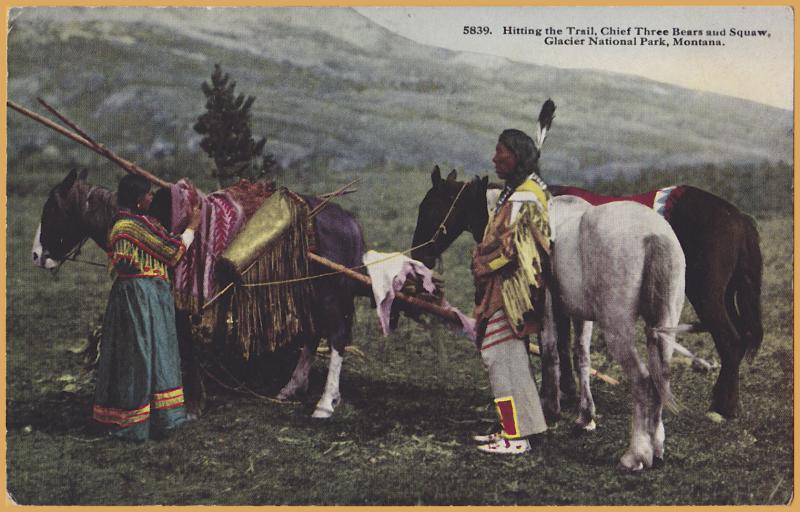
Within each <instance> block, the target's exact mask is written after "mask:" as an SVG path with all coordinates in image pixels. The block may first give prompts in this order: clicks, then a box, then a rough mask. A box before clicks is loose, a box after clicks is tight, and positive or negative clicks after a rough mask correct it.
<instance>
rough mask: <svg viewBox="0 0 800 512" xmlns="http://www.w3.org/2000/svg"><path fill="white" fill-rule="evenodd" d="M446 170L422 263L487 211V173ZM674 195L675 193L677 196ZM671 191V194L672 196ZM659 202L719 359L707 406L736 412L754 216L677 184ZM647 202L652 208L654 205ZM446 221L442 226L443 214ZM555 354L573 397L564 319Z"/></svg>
mask: <svg viewBox="0 0 800 512" xmlns="http://www.w3.org/2000/svg"><path fill="white" fill-rule="evenodd" d="M456 177H457V176H456V172H455V171H452V172H451V173H450V174H449V176H448V177H447V179H442V178H441V174H440V171H439V168H438V167H436V168H435V169H434V171H433V173H432V174H431V180H432V183H433V188H432V189H431V190H430V191H429V192H428V194H427V195H426V196H425V198H424V199H423V201H422V203H421V204H420V207H419V216H418V219H417V227H416V230H415V232H414V239H413V244H412V245H413V246H414V247H416V246H418V245H420V244H421V243H423V242H425V241H427V240H430V239H431V238H432V237H433V235H434V234H435V233H436V232H437V231H438V235H437V236H436V237H435V241H434V243H432V244H427V245H425V246H423V247H421V248H419V249H417V250H415V251H414V252H413V253H412V257H414V258H415V259H418V260H420V261H422V262H423V263H425V264H426V265H428V266H433V265H434V263H435V260H436V258H438V257H439V256H440V255H441V253H442V252H444V251H445V250H446V249H447V248H448V247H449V246H450V244H451V243H452V242H453V241H454V240H455V239H456V238H457V237H458V236H459V235H460V234H461V233H463V232H464V231H469V232H470V233H471V234H472V236H473V238H474V239H475V241H480V240H481V239H482V237H483V231H484V229H485V226H486V223H487V220H488V212H487V211H486V190H487V188H488V187H489V185H488V178H482V179H479V178H475V179H474V180H472V181H471V182H466V183H465V182H460V181H457V180H456ZM551 191H552V192H553V194H554V195H556V196H557V195H577V196H580V197H582V198H583V199H585V200H587V201H588V202H589V203H591V204H595V205H596V204H603V203H607V202H612V201H636V202H646V201H647V200H648V198H653V197H654V196H655V195H656V191H654V192H652V193H648V194H641V195H639V196H630V197H609V196H600V195H597V194H593V193H591V192H589V191H586V190H583V189H578V188H576V187H557V186H554V187H551ZM676 192H677V193H676ZM673 194H674V195H673ZM670 195H671V200H670V198H667V201H666V202H665V203H663V206H664V208H663V212H662V213H663V214H664V215H665V218H666V220H667V222H668V223H669V224H670V226H671V227H672V229H673V231H674V232H675V234H676V235H677V237H678V240H679V242H680V244H681V248H682V249H683V252H684V256H685V259H686V287H685V288H686V295H687V296H688V298H689V301H690V302H691V304H692V306H693V307H694V309H695V311H696V313H697V316H698V318H699V319H700V322H701V323H702V324H703V327H705V328H706V329H707V330H708V331H709V332H710V333H711V335H712V337H713V339H714V344H715V346H716V349H717V352H718V354H719V356H720V362H721V367H720V372H719V376H718V378H717V381H716V383H715V384H714V388H713V391H712V398H711V409H712V410H713V411H715V412H718V413H719V414H721V415H723V416H725V417H733V416H735V415H736V413H737V410H738V403H739V399H738V390H739V367H740V364H741V362H742V359H743V357H744V356H745V355H746V354H749V355H750V356H751V357H752V356H754V355H755V354H756V352H757V351H758V348H759V346H760V345H761V340H762V338H763V328H762V324H761V272H762V260H761V250H760V247H759V236H758V231H757V229H756V226H755V223H754V221H753V219H752V218H750V217H749V216H747V215H745V214H743V213H742V212H740V211H739V210H738V209H737V208H736V207H735V206H733V205H732V204H730V203H728V202H727V201H725V200H723V199H721V198H719V197H717V196H715V195H713V194H711V193H709V192H706V191H704V190H701V189H699V188H695V187H691V186H682V187H677V188H676V189H675V190H674V191H673V192H672V194H670ZM648 206H653V205H652V203H651V204H650V205H648ZM451 207H452V212H451V213H450V215H449V216H448V217H447V219H446V222H445V225H444V226H441V224H442V221H443V220H444V219H445V216H446V214H447V212H448V211H449V210H450V209H451ZM558 333H559V344H558V345H559V350H558V357H559V363H560V366H561V372H560V373H561V378H560V380H559V382H560V385H561V389H562V391H565V392H567V393H570V394H574V389H575V384H574V381H573V379H572V369H571V365H570V358H569V322H568V320H566V319H564V318H561V320H560V321H559V328H558Z"/></svg>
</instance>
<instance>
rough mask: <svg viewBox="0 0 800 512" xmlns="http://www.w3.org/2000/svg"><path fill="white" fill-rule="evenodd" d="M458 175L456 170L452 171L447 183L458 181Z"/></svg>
mask: <svg viewBox="0 0 800 512" xmlns="http://www.w3.org/2000/svg"><path fill="white" fill-rule="evenodd" d="M457 175H458V173H457V172H456V170H455V169H453V170H452V171H450V174H448V175H447V181H456V176H457Z"/></svg>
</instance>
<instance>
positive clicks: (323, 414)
mask: <svg viewBox="0 0 800 512" xmlns="http://www.w3.org/2000/svg"><path fill="white" fill-rule="evenodd" d="M331 416H333V409H326V408H323V407H317V408H316V409H314V414H312V415H311V417H312V418H320V419H327V418H330V417H331Z"/></svg>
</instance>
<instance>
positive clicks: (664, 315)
mask: <svg viewBox="0 0 800 512" xmlns="http://www.w3.org/2000/svg"><path fill="white" fill-rule="evenodd" d="M550 219H551V225H552V226H553V229H554V240H555V241H554V244H553V251H552V255H551V256H552V269H553V281H554V282H553V283H552V287H553V293H554V294H555V295H556V297H557V299H556V300H557V301H558V304H557V305H559V306H560V307H561V308H563V312H564V313H565V314H567V315H569V316H570V317H571V318H572V319H573V322H574V324H575V327H576V331H577V333H576V334H577V339H578V341H577V342H576V346H575V348H576V362H577V366H578V367H579V375H580V404H579V417H578V422H579V424H582V425H583V426H588V425H589V424H590V422H592V417H593V415H594V401H593V399H592V395H591V391H590V389H589V341H590V339H591V323H590V322H592V321H594V322H597V323H598V325H599V326H600V328H601V329H602V331H603V333H604V335H605V340H606V344H607V345H608V349H609V351H610V353H611V356H612V357H613V358H614V359H615V360H616V361H617V362H618V363H619V364H620V365H621V366H622V368H623V370H624V371H625V374H626V375H627V377H628V379H629V381H630V386H631V390H632V394H633V424H632V432H631V438H630V445H629V447H628V450H627V451H626V452H625V454H624V455H623V456H622V458H621V459H620V467H621V468H622V469H626V470H630V471H638V470H641V469H643V468H645V467H650V466H652V464H653V460H654V458H656V459H662V458H663V456H664V437H665V433H664V423H663V420H662V409H663V406H664V405H667V406H669V407H673V406H674V400H673V397H672V393H671V391H670V384H669V362H670V359H671V357H672V351H673V349H674V337H675V332H677V331H678V330H680V329H681V328H682V327H681V326H679V324H678V322H679V320H680V314H681V309H682V308H683V300H684V274H685V267H686V264H685V261H684V256H683V251H682V250H681V246H680V243H679V242H678V239H677V237H676V236H675V233H674V232H673V231H672V228H670V226H669V224H668V223H667V222H666V221H665V220H664V219H663V218H662V217H661V216H660V215H658V214H657V213H655V212H654V211H653V210H651V209H649V208H646V207H645V206H642V205H640V204H637V203H632V202H617V203H609V204H605V205H602V206H591V205H590V204H589V203H587V202H586V201H584V200H582V199H580V198H577V197H572V196H561V197H556V198H554V199H553V200H552V201H551V202H550ZM552 306H553V299H552V297H551V296H550V294H549V293H548V302H547V306H546V312H545V319H544V325H543V335H542V342H541V343H542V352H543V354H545V353H547V354H550V355H551V357H543V359H542V360H543V372H544V376H543V379H542V380H543V382H544V381H548V382H549V383H550V385H554V386H555V389H557V383H558V373H557V372H558V364H557V362H556V363H555V364H554V363H553V362H554V361H557V356H556V357H552V354H556V353H557V350H556V326H555V318H554V311H553V307H552ZM638 317H641V318H642V319H643V320H644V322H645V324H646V329H645V331H646V336H647V362H646V364H645V363H644V362H643V361H642V359H641V358H640V356H639V353H638V351H637V350H636V344H635V335H636V320H637V318H638ZM543 387H545V385H544V384H543ZM552 398H553V397H552V396H550V397H548V396H544V397H543V400H552ZM555 399H556V400H557V399H558V397H557V394H556V396H555ZM592 424H593V422H592Z"/></svg>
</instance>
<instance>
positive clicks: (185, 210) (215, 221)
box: [171, 179, 274, 340]
mask: <svg viewBox="0 0 800 512" xmlns="http://www.w3.org/2000/svg"><path fill="white" fill-rule="evenodd" d="M273 192H274V186H272V184H269V183H264V182H256V183H250V182H248V181H244V180H243V181H240V182H239V183H237V184H235V185H233V186H232V187H229V188H227V189H225V190H219V191H217V192H213V193H211V194H208V195H206V194H204V193H203V192H201V191H200V190H198V189H197V188H196V187H195V186H194V185H193V184H192V183H191V182H190V181H189V180H187V179H182V180H180V181H178V183H176V184H175V185H173V186H172V188H171V196H172V229H173V231H175V232H181V231H183V229H184V228H185V227H186V224H187V223H188V222H189V213H190V212H191V210H192V205H193V204H197V203H199V204H200V205H201V207H202V210H201V223H200V226H199V227H198V229H197V230H196V232H195V242H194V243H193V244H192V245H191V247H190V248H189V250H188V251H187V253H186V256H185V257H184V258H183V259H181V260H180V262H179V263H178V265H177V266H176V267H175V279H174V289H173V295H174V297H175V305H176V307H177V308H178V309H180V310H183V311H189V312H190V313H192V314H194V315H200V316H201V319H202V320H201V323H200V325H199V326H195V328H196V329H198V330H199V332H200V333H205V334H206V336H200V338H202V339H207V340H210V333H211V332H212V331H213V329H214V327H215V326H216V325H217V319H218V317H219V316H220V315H224V314H225V311H224V304H223V303H222V302H221V301H218V302H217V303H216V304H215V305H213V306H212V307H209V308H206V309H205V310H202V309H201V308H202V307H203V305H204V304H205V303H206V302H207V301H209V300H210V299H211V298H212V297H213V296H214V295H215V294H216V293H217V292H218V291H219V290H220V289H221V286H219V284H218V283H217V281H216V278H215V275H214V267H215V266H216V262H217V259H218V258H219V256H220V254H222V251H224V250H225V248H226V247H228V245H229V244H230V243H231V241H232V240H233V239H234V237H235V236H236V234H237V233H238V232H239V230H240V229H241V228H242V226H244V224H245V222H246V221H247V219H248V218H249V217H250V216H252V215H253V213H254V212H255V211H256V210H257V209H258V206H259V205H261V204H262V203H263V202H264V200H265V199H266V198H267V197H269V196H270V195H271V194H272V193H273Z"/></svg>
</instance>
